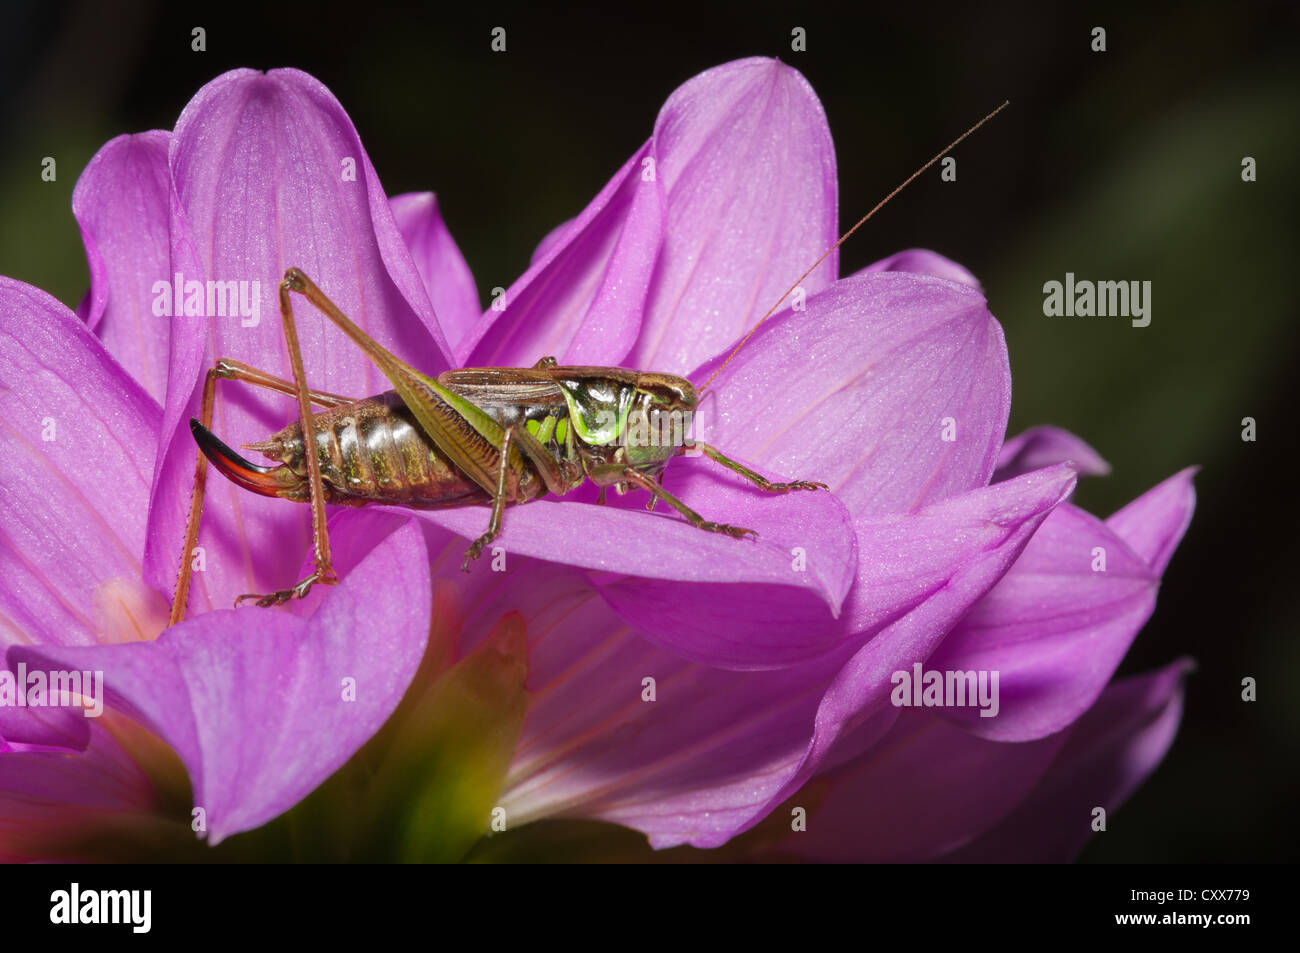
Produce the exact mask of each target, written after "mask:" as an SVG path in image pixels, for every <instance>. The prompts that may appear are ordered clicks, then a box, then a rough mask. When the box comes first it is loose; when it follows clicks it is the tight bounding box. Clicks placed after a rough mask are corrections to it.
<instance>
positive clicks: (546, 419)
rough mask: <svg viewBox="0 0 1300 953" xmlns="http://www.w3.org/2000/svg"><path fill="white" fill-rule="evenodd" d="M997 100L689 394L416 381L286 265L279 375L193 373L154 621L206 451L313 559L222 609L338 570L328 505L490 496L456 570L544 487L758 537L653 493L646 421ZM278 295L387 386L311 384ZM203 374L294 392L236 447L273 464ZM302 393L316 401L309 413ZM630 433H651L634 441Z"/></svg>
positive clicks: (798, 484) (594, 373)
mask: <svg viewBox="0 0 1300 953" xmlns="http://www.w3.org/2000/svg"><path fill="white" fill-rule="evenodd" d="M1006 106H1007V103H1006V102H1004V103H1003V104H1002V105H1001V106H999V107H998V108H997V109H995V110H993V111H992V112H991V113H989V114H988V115H987V116H985V117H984V118H983V119H981V120H980V121H979V122H977V123H976V124H975V125H973V126H971V127H970V128H969V129H967V130H966V132H964V133H962V135H960V136H959V137H958V138H957V139H955V140H953V142H952V143H950V144H949V145H948V146H947V148H945V149H944V150H943V151H942V152H940V153H939V154H938V155H936V156H934V158H932V159H931V160H930V161H929V162H927V163H926V164H925V165H923V166H921V168H919V169H917V170H916V171H915V172H914V173H912V175H911V176H909V177H908V178H907V179H906V180H904V182H903V183H902V184H901V185H899V186H898V187H897V188H895V189H894V190H893V191H892V192H890V193H889V195H887V196H886V197H885V198H884V199H882V200H881V201H880V202H879V203H878V204H877V205H876V206H875V207H874V208H873V209H872V210H871V211H870V212H868V213H867V214H866V215H865V216H863V217H862V218H861V219H860V220H859V221H858V222H857V224H855V225H854V226H853V227H852V228H850V229H849V230H848V231H847V232H845V233H844V235H842V236H841V237H840V238H839V239H838V240H837V241H836V242H835V244H834V245H832V246H831V247H830V248H829V249H827V250H826V252H825V253H824V254H823V255H822V256H821V257H820V258H818V259H817V261H816V262H814V263H813V264H812V266H811V267H810V268H808V270H807V271H805V272H804V273H803V275H801V276H800V277H799V278H798V279H797V280H796V281H795V282H794V284H793V285H791V287H790V288H789V290H787V291H786V293H785V294H783V295H782V296H781V298H780V299H778V300H777V302H776V303H775V304H773V305H772V307H771V308H770V309H769V310H768V311H767V313H766V314H764V315H763V317H762V318H760V319H759V320H758V322H756V323H755V325H754V326H753V327H752V328H751V329H750V330H749V332H748V333H747V334H746V335H745V336H744V337H743V338H742V339H741V340H740V341H739V342H738V343H737V344H736V346H735V347H734V348H733V349H732V351H731V353H730V354H729V355H728V356H727V358H726V359H725V360H724V361H723V362H722V363H721V364H720V365H719V366H718V368H717V369H716V370H715V371H714V372H713V374H712V375H710V377H709V379H708V380H707V381H706V382H705V384H704V386H703V387H701V388H700V391H699V392H698V393H697V391H696V389H695V387H694V386H693V385H692V384H691V382H690V381H688V380H687V379H686V378H684V377H679V376H676V375H672V374H661V373H654V372H643V371H636V370H628V369H626V368H621V367H565V366H560V365H558V364H557V362H556V360H555V358H553V357H544V358H542V359H541V360H539V361H538V362H537V363H536V364H535V365H534V366H533V367H531V368H503V367H486V368H462V369H460V370H450V371H445V372H443V373H442V374H440V375H438V377H437V378H431V377H428V376H426V375H424V374H421V373H420V372H419V371H418V370H416V369H415V368H413V367H411V366H410V365H409V364H406V363H405V362H404V361H402V360H400V359H399V358H398V357H396V356H395V355H394V354H392V353H391V352H389V351H388V350H387V349H385V348H384V347H383V346H382V345H380V344H379V343H378V342H377V341H375V340H374V339H373V338H371V337H370V336H369V335H368V334H366V332H365V331H363V330H362V329H361V328H360V327H358V326H357V325H356V324H354V323H353V322H352V321H351V320H350V319H349V318H348V317H347V315H345V314H344V313H343V312H342V311H341V310H339V308H338V307H337V306H336V305H335V304H334V303H333V302H332V301H330V299H329V298H328V297H327V296H326V295H325V294H324V293H323V292H322V291H321V290H320V289H319V288H317V287H316V285H315V284H314V283H313V282H312V281H311V279H310V278H308V277H307V276H306V275H305V274H303V272H302V271H301V270H299V269H298V268H290V269H288V271H286V272H285V275H284V280H283V281H281V282H280V284H279V288H278V291H279V303H280V316H281V320H282V322H283V330H284V337H285V343H286V346H287V349H288V352H289V360H290V365H291V371H292V380H284V379H282V378H278V377H275V376H273V375H271V374H268V373H266V372H265V371H261V370H258V369H256V368H253V367H249V366H248V365H246V364H242V363H240V362H238V361H233V360H230V359H228V358H220V359H218V360H217V361H216V363H215V364H214V365H213V367H212V368H210V369H209V370H208V372H207V375H206V377H205V379H204V385H203V396H202V404H201V410H200V415H201V419H198V420H195V419H191V421H190V428H191V431H192V432H193V434H194V438H195V441H196V443H197V444H198V448H199V452H198V456H197V462H196V465H195V475H194V490H193V494H192V496H191V502H190V513H189V520H188V524H187V527H186V536H185V546H184V549H183V550H182V554H181V566H180V574H179V576H178V577H177V582H176V591H175V595H174V598H173V601H172V610H171V620H170V623H169V624H173V625H174V624H175V623H177V622H179V621H180V620H181V619H182V618H183V617H184V615H185V606H186V603H187V600H188V594H189V582H190V574H191V568H192V567H191V562H190V558H189V555H190V553H191V552H192V551H193V549H194V547H195V545H196V543H197V540H198V530H199V518H200V515H201V513H202V509H203V496H204V487H205V484H206V477H207V465H208V463H209V462H211V463H212V465H213V466H215V467H216V468H217V469H218V470H219V471H221V473H222V474H223V475H224V476H226V477H227V478H228V479H230V480H231V481H232V482H234V483H235V484H236V485H238V486H240V487H242V488H243V489H246V490H249V491H251V492H253V493H258V494H261V495H263V496H273V497H281V498H283V499H286V500H292V501H295V502H300V503H308V504H310V506H311V519H312V537H313V547H314V556H315V567H314V570H313V571H312V572H311V573H310V574H309V575H308V576H307V577H306V578H305V579H303V580H301V581H299V582H298V583H296V584H294V585H293V586H292V587H290V588H288V589H282V590H279V591H277V592H273V593H270V594H267V595H243V596H240V597H239V598H238V599H236V600H235V604H236V605H238V604H240V603H242V602H244V601H246V600H251V601H255V602H256V603H257V605H259V606H273V605H278V604H281V603H283V602H286V601H288V600H289V599H291V598H294V597H297V598H302V597H303V596H305V595H307V593H308V591H309V590H310V589H311V587H312V586H313V585H315V584H316V583H321V584H328V585H332V584H335V583H337V582H338V581H339V580H338V576H337V575H336V574H335V573H334V569H333V566H332V564H331V561H330V546H329V533H328V530H327V527H326V513H325V505H326V504H327V503H329V504H341V505H347V506H362V505H366V504H369V503H375V504H380V505H389V506H407V507H422V508H444V507H460V506H473V505H485V506H490V507H491V514H490V516H489V518H488V526H487V530H486V531H485V532H484V533H483V534H482V535H481V536H479V537H478V538H477V539H475V540H474V541H473V542H472V543H471V544H470V545H469V548H468V549H467V551H466V553H465V560H464V563H463V565H462V568H463V569H464V570H465V571H467V572H468V571H469V566H470V563H471V562H472V561H473V560H475V559H477V558H478V557H479V556H480V555H481V553H482V551H483V548H484V547H485V546H487V545H489V544H490V543H491V542H492V541H493V540H494V539H495V538H496V536H497V534H498V533H499V532H500V529H501V523H502V518H503V513H504V510H505V507H506V506H507V505H512V504H522V503H527V502H529V501H531V500H534V499H537V498H539V497H542V496H545V495H547V494H552V495H555V496H563V495H565V494H566V493H568V492H570V491H571V490H573V489H575V488H577V487H578V486H581V485H582V484H583V483H585V482H586V481H587V480H591V481H592V482H593V483H594V484H595V485H597V486H598V487H600V497H599V498H598V502H603V501H604V496H605V491H606V489H607V488H608V487H610V486H613V487H615V488H616V490H617V491H618V492H620V493H623V492H627V491H628V490H629V489H632V488H638V489H643V490H646V491H648V492H649V493H650V494H651V497H650V502H649V504H648V506H649V508H651V509H653V508H654V505H655V503H656V502H658V501H659V500H662V501H663V502H665V503H667V504H668V505H669V506H671V507H672V508H673V509H675V510H677V512H678V513H680V514H681V515H682V516H683V517H685V519H686V520H687V521H688V522H689V523H690V524H691V525H693V526H695V527H696V528H698V529H701V530H705V531H708V532H715V533H724V534H726V535H729V536H732V537H736V538H740V537H743V536H746V535H757V534H756V533H755V532H754V531H753V530H750V529H745V528H744V527H738V526H729V525H727V524H724V523H715V522H711V521H709V520H707V519H705V518H704V517H703V516H701V515H700V514H698V513H696V512H695V511H694V510H692V509H691V508H690V507H689V506H687V505H686V504H685V503H684V502H682V501H681V500H679V499H678V498H677V497H675V496H673V495H672V494H671V493H669V492H668V491H667V490H666V489H664V487H663V486H662V485H661V483H660V479H659V478H660V476H661V474H662V473H663V471H664V469H665V468H666V467H667V465H668V462H669V460H671V459H672V458H673V457H674V456H678V455H680V454H682V453H684V452H685V450H686V449H687V448H686V446H684V445H683V443H682V441H681V440H669V441H663V440H660V439H658V434H659V432H660V431H659V428H658V425H657V422H656V423H652V421H656V420H657V419H668V420H670V421H671V420H679V419H681V415H686V419H687V420H689V415H690V413H692V412H693V411H694V410H695V408H696V406H697V405H698V403H699V400H700V397H701V396H702V394H703V393H704V391H706V390H707V388H708V386H709V384H711V383H712V382H713V380H714V378H716V377H717V375H718V373H720V372H721V371H722V369H723V368H724V367H726V365H727V364H728V363H729V362H730V361H731V360H732V359H733V358H734V357H735V356H736V355H737V354H738V353H739V352H740V350H741V348H743V347H744V346H745V344H746V343H747V342H748V341H749V339H750V337H752V336H753V334H754V332H755V331H757V330H758V328H759V327H760V326H761V325H762V323H763V322H764V321H766V320H767V319H768V318H769V317H771V315H772V314H773V313H774V312H775V311H776V309H777V308H778V307H780V305H781V303H782V302H783V301H784V300H785V299H786V298H787V297H788V296H789V295H790V294H791V293H793V292H794V290H795V289H796V288H797V287H799V285H800V283H801V282H803V281H804V279H806V278H807V277H808V276H809V275H810V274H812V272H813V271H814V270H816V268H817V267H818V266H819V265H820V264H821V263H822V262H823V261H825V259H826V258H827V257H828V256H829V255H830V254H831V253H832V252H834V251H835V250H836V249H837V248H839V246H840V245H842V244H843V243H844V242H845V241H846V240H848V238H849V236H851V235H852V234H853V233H854V232H855V231H857V230H858V229H859V228H860V227H862V225H864V224H865V223H866V222H867V221H868V220H869V219H870V218H871V217H872V216H873V215H875V213H876V212H878V211H879V210H880V209H881V208H882V207H883V206H884V205H885V204H886V203H887V202H889V201H890V199H892V198H893V197H894V196H895V195H897V194H898V193H899V192H901V191H902V190H903V189H904V188H906V187H907V186H908V185H909V184H911V182H912V181H914V180H915V179H916V178H917V177H918V176H920V175H921V174H922V173H923V172H925V171H926V170H927V169H929V168H930V167H931V166H933V165H934V164H935V163H936V162H938V161H939V160H940V159H942V158H943V156H945V155H946V154H947V153H948V152H950V151H951V150H952V149H954V148H955V147H956V146H957V145H958V144H959V143H961V142H962V140H964V139H965V138H966V137H967V136H969V135H971V134H972V133H973V132H975V130H977V129H979V128H980V126H982V125H984V124H985V123H986V122H988V121H989V120H990V119H992V118H993V117H994V116H996V115H997V114H998V113H999V112H1001V111H1002V110H1003V109H1004V108H1006ZM291 294H297V295H301V296H302V297H303V298H305V299H306V300H307V301H309V302H310V303H311V304H312V305H313V306H314V307H315V308H316V309H317V310H319V311H320V312H321V313H322V314H323V315H324V316H325V317H326V318H328V319H329V320H330V321H331V322H332V323H333V324H334V325H336V326H337V327H338V328H339V329H340V330H341V331H342V332H343V333H344V334H346V335H347V336H348V337H349V338H350V339H351V340H352V341H353V342H354V343H355V344H356V345H357V346H358V347H359V348H360V349H361V350H362V351H363V352H364V354H365V355H366V357H368V358H369V359H370V360H371V361H372V362H373V363H374V364H375V366H376V367H377V368H378V369H379V370H380V371H381V372H382V373H383V374H384V376H385V377H386V378H387V379H388V381H389V383H390V384H391V385H392V388H393V389H392V390H389V391H386V392H384V393H382V394H379V395H376V396H372V397H365V398H360V399H357V398H352V397H345V396H341V395H338V394H331V393H328V392H326V391H318V390H314V389H311V388H310V387H309V385H308V382H307V380H306V374H305V372H304V370H303V362H302V353H301V350H300V348H299V345H298V334H297V329H296V325H295V319H294V314H293V304H292V301H291V300H290V295H291ZM218 380H232V381H242V382H244V383H246V384H250V385H253V386H257V387H263V388H267V389H269V390H273V391H277V392H279V393H282V394H285V395H287V396H290V397H294V398H296V400H297V404H298V419H297V420H296V421H294V422H293V423H291V424H289V426H287V427H285V428H284V429H283V430H281V431H279V432H278V433H276V434H273V435H271V436H270V437H269V438H267V439H266V440H264V441H260V442H258V443H253V444H247V445H245V446H246V448H247V449H251V450H256V451H258V452H260V453H262V454H263V455H265V456H266V457H268V458H269V459H271V460H274V461H276V465H274V466H269V467H267V466H258V465H256V464H253V463H250V462H249V461H247V460H245V459H244V458H243V457H241V456H240V455H239V454H238V453H236V452H235V451H234V450H232V449H231V448H229V447H228V446H226V445H225V444H224V443H222V442H221V441H220V440H219V439H218V438H217V437H216V436H215V435H214V434H213V433H212V431H211V429H210V428H211V427H212V415H213V407H214V404H215V398H216V382H217V381H218ZM313 404H315V405H317V406H318V407H320V408H322V409H321V411H319V412H317V411H313V409H312V405H313ZM304 434H310V435H311V437H312V441H311V442H313V443H314V445H315V452H309V451H308V449H307V441H306V440H304V436H303V435H304ZM638 434H642V435H644V434H652V435H654V436H653V438H652V439H648V440H647V439H644V437H640V438H638V436H637V435H638ZM692 445H693V447H694V448H695V449H698V450H699V451H701V452H702V453H703V454H704V455H705V456H707V457H709V458H710V459H711V460H713V461H714V462H716V463H718V464H720V465H721V466H724V467H726V468H727V469H729V470H732V471H734V472H735V473H738V474H740V475H741V476H742V477H744V478H745V479H746V480H747V481H749V482H750V483H752V484H753V485H754V486H757V487H759V488H760V489H762V490H766V491H769V492H773V493H785V492H789V491H792V490H817V489H826V485H825V484H822V483H816V482H812V481H808V480H794V481H791V482H784V483H776V482H772V481H769V480H767V479H766V478H764V477H763V476H761V475H759V474H758V473H755V472H754V471H753V470H751V469H749V468H747V467H745V466H744V465H742V464H741V463H739V462H737V461H735V460H732V459H731V458H729V457H727V456H726V455H725V454H723V453H722V452H721V451H719V450H717V449H716V448H714V447H712V446H709V445H708V444H704V443H700V442H698V441H694V442H693V444H692Z"/></svg>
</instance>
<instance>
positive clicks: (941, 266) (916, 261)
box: [855, 248, 980, 288]
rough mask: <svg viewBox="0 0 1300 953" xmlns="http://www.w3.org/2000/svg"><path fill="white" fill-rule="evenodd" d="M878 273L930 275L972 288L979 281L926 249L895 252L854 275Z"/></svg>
mask: <svg viewBox="0 0 1300 953" xmlns="http://www.w3.org/2000/svg"><path fill="white" fill-rule="evenodd" d="M878 271H905V272H907V273H909V274H913V275H932V276H933V277H935V278H944V279H946V280H948V281H956V282H958V283H960V284H963V285H970V286H971V287H972V288H979V286H980V283H979V279H978V278H976V277H975V276H974V275H973V274H971V273H970V272H969V271H967V270H966V268H964V267H963V266H961V265H959V264H957V262H955V261H953V260H952V259H951V258H945V257H944V256H943V255H940V254H939V253H938V252H932V251H930V250H929V249H926V248H909V249H907V250H906V251H900V252H897V253H896V254H893V255H890V256H889V257H888V258H882V259H881V260H880V261H877V262H872V263H871V264H870V265H867V267H866V268H863V269H862V270H861V271H859V272H856V273H855V274H859V275H870V274H875V273H876V272H878Z"/></svg>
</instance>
